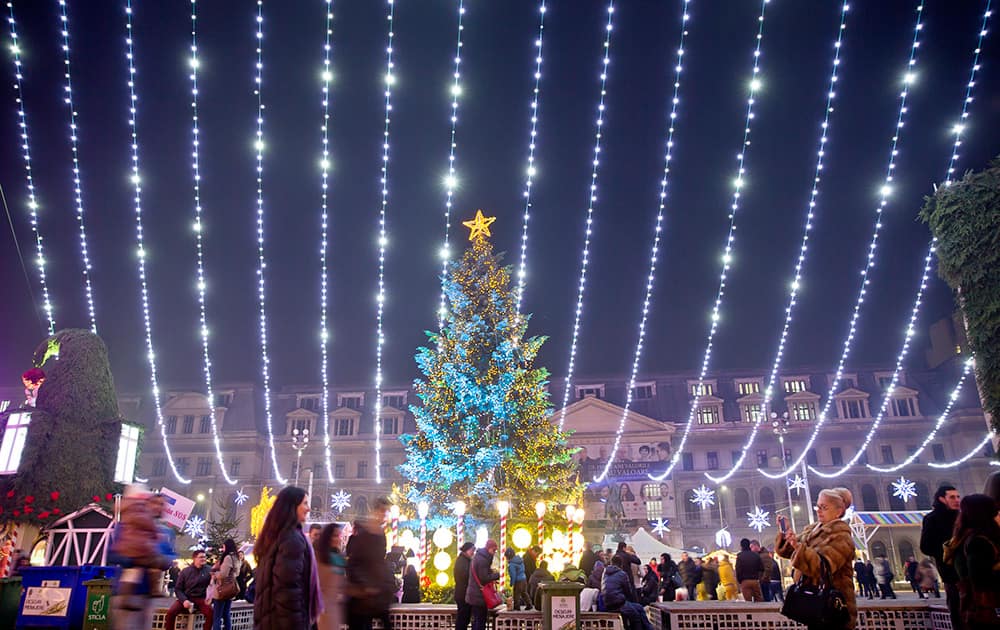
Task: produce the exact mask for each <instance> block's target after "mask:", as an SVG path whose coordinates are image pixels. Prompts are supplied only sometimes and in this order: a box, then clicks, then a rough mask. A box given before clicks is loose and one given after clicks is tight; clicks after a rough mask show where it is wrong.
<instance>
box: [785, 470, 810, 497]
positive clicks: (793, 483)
mask: <svg viewBox="0 0 1000 630" xmlns="http://www.w3.org/2000/svg"><path fill="white" fill-rule="evenodd" d="M788 489H789V490H794V491H795V495H796V496H798V494H799V491H800V490H803V491H804V490H805V489H806V480H805V479H803V478H802V475H799V474H796V475H795V477H793V478H791V479H789V480H788Z"/></svg>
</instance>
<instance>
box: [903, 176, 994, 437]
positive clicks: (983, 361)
mask: <svg viewBox="0 0 1000 630" xmlns="http://www.w3.org/2000/svg"><path fill="white" fill-rule="evenodd" d="M920 218H921V219H922V220H923V221H924V222H925V223H927V224H928V225H929V226H930V228H931V232H932V233H933V234H934V237H935V238H936V239H937V245H936V247H937V258H938V273H939V274H940V276H941V277H942V278H944V280H945V282H947V283H948V285H949V286H950V287H951V288H952V289H953V290H954V291H955V292H956V293H957V295H958V302H959V305H960V306H961V308H962V312H963V314H964V315H965V323H966V335H967V337H968V340H969V348H970V349H971V350H972V352H973V353H974V354H975V356H976V378H977V380H978V383H979V389H980V395H981V396H982V398H983V406H984V407H985V409H986V411H987V413H989V414H990V415H991V416H992V422H993V429H994V430H996V431H1000V158H997V159H994V160H993V161H992V162H991V163H990V166H989V167H988V168H987V169H985V170H983V171H979V172H975V173H974V172H970V173H966V175H965V177H963V178H962V179H961V180H959V181H957V182H953V183H952V184H951V185H949V186H941V187H939V188H938V189H937V190H936V191H935V193H934V195H932V196H930V197H927V200H926V203H925V204H924V207H923V209H922V210H921V211H920Z"/></svg>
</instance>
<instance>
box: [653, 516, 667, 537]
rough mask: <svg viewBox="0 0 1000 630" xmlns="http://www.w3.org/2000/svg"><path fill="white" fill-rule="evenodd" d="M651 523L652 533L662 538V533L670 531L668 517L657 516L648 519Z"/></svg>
mask: <svg viewBox="0 0 1000 630" xmlns="http://www.w3.org/2000/svg"><path fill="white" fill-rule="evenodd" d="M650 523H651V524H652V525H653V533H654V534H656V535H657V536H659V537H660V538H661V539H662V538H663V534H665V533H667V532H669V531H670V519H669V518H658V519H656V520H655V521H650Z"/></svg>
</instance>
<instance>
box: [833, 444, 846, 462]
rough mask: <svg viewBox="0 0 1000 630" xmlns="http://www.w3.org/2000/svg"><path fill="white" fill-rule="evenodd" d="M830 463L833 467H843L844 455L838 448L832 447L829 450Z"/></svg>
mask: <svg viewBox="0 0 1000 630" xmlns="http://www.w3.org/2000/svg"><path fill="white" fill-rule="evenodd" d="M830 461H831V462H833V465H834V466H843V465H844V453H843V452H842V451H841V450H840V447H839V446H834V447H832V448H831V449H830Z"/></svg>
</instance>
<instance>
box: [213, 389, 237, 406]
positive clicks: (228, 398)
mask: <svg viewBox="0 0 1000 630" xmlns="http://www.w3.org/2000/svg"><path fill="white" fill-rule="evenodd" d="M232 404H233V394H232V393H231V392H226V393H225V394H216V395H215V406H216V407H229V406H231V405H232Z"/></svg>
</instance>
